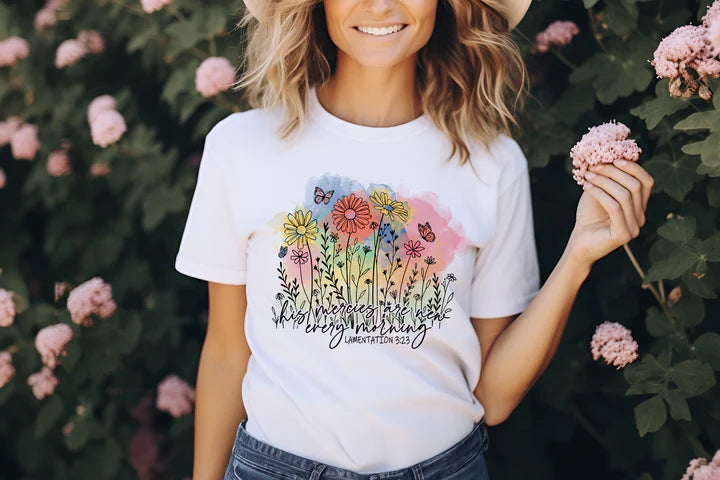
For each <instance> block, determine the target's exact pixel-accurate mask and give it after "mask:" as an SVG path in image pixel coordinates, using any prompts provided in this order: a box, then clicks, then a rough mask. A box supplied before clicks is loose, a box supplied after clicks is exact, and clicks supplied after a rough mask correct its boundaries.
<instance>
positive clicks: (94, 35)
mask: <svg viewBox="0 0 720 480" xmlns="http://www.w3.org/2000/svg"><path fill="white" fill-rule="evenodd" d="M77 38H78V40H80V41H81V42H82V43H83V44H84V45H85V48H86V49H87V50H88V51H89V52H90V53H102V52H104V51H105V40H104V39H103V37H102V35H100V32H98V31H97V30H82V31H81V32H80V33H78V36H77Z"/></svg>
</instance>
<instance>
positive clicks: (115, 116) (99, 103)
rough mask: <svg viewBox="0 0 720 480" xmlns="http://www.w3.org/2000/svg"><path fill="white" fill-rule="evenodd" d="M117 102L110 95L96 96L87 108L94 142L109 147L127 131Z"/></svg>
mask: <svg viewBox="0 0 720 480" xmlns="http://www.w3.org/2000/svg"><path fill="white" fill-rule="evenodd" d="M116 108H117V102H116V101H115V98H114V97H112V96H110V95H100V96H99V97H96V98H95V99H94V100H93V101H92V102H90V105H88V109H87V119H88V123H89V124H90V134H91V136H92V140H93V143H94V144H95V145H98V146H100V147H103V148H105V147H107V146H108V145H111V144H113V143H116V142H117V141H118V140H120V138H121V137H122V136H123V134H124V133H125V132H126V131H127V125H126V124H125V118H124V117H123V116H122V115H121V114H120V112H118V111H117V110H116Z"/></svg>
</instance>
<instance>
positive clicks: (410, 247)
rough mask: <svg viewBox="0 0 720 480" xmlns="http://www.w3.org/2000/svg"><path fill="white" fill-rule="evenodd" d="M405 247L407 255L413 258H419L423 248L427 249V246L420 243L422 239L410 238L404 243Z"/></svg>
mask: <svg viewBox="0 0 720 480" xmlns="http://www.w3.org/2000/svg"><path fill="white" fill-rule="evenodd" d="M403 247H405V255H407V256H408V257H411V258H418V257H421V256H422V253H420V252H422V251H423V250H425V247H423V246H421V245H420V240H415V241H412V240H408V241H407V242H406V243H404V244H403Z"/></svg>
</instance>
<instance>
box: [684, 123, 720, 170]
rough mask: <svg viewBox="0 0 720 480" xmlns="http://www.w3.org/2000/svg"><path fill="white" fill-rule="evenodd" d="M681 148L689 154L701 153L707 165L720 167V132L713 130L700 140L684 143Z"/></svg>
mask: <svg viewBox="0 0 720 480" xmlns="http://www.w3.org/2000/svg"><path fill="white" fill-rule="evenodd" d="M681 150H682V151H683V152H685V153H687V154H689V155H700V160H701V161H702V163H703V165H705V166H707V167H710V168H717V167H720V132H713V133H711V134H710V135H708V136H707V137H706V138H705V140H702V141H700V142H693V143H688V144H686V145H683V146H682V148H681ZM698 173H700V172H698Z"/></svg>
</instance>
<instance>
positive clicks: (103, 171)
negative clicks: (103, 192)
mask: <svg viewBox="0 0 720 480" xmlns="http://www.w3.org/2000/svg"><path fill="white" fill-rule="evenodd" d="M90 175H92V176H93V177H106V176H108V175H110V165H108V164H107V163H98V162H96V163H93V164H92V165H90Z"/></svg>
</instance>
